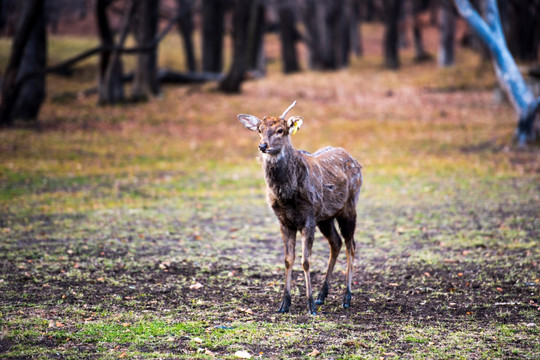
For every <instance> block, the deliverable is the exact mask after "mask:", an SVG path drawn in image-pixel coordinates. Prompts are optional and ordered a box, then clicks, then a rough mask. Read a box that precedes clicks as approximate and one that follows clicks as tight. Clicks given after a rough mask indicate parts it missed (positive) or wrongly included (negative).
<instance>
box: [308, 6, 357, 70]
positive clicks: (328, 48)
mask: <svg viewBox="0 0 540 360" xmlns="http://www.w3.org/2000/svg"><path fill="white" fill-rule="evenodd" d="M350 10H351V7H350V2H349V0H320V1H315V0H307V1H305V4H304V8H303V11H302V13H303V18H304V25H305V28H306V42H307V45H308V49H309V66H310V68H312V69H316V70H335V69H339V68H342V67H344V66H346V65H347V64H348V55H349V50H350V27H349V26H350V25H349V24H350V23H349V16H348V13H349V12H350Z"/></svg>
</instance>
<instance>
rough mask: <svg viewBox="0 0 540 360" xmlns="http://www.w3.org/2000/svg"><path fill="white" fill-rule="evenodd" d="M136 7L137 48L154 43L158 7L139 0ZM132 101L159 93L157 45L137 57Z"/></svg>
mask: <svg viewBox="0 0 540 360" xmlns="http://www.w3.org/2000/svg"><path fill="white" fill-rule="evenodd" d="M140 1H141V4H140V5H139V7H138V13H139V21H138V22H137V27H136V36H135V37H136V39H137V43H138V44H139V46H145V45H147V44H150V43H152V42H153V41H154V38H155V37H156V34H157V26H158V5H159V2H157V1H154V0H140ZM132 91H133V92H132V99H133V100H135V101H144V100H147V99H148V98H150V97H152V96H153V95H157V94H158V93H159V83H158V78H157V45H156V46H154V47H153V49H152V50H150V51H145V52H142V53H140V54H139V55H137V66H136V68H135V79H134V81H133V90H132Z"/></svg>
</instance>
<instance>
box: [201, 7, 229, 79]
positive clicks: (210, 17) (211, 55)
mask: <svg viewBox="0 0 540 360" xmlns="http://www.w3.org/2000/svg"><path fill="white" fill-rule="evenodd" d="M225 9H226V3H225V0H203V2H202V18H203V34H202V36H203V38H202V42H203V44H202V70H203V71H206V72H221V71H222V70H223V33H224V17H225Z"/></svg>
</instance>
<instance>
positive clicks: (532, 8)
mask: <svg viewBox="0 0 540 360" xmlns="http://www.w3.org/2000/svg"><path fill="white" fill-rule="evenodd" d="M509 5H510V6H509V9H508V10H509V11H508V16H509V19H508V20H509V25H510V26H509V29H508V30H509V32H508V45H509V48H510V52H511V53H512V55H514V57H515V58H516V59H518V60H522V61H537V60H538V46H539V45H540V41H539V40H540V21H539V19H540V2H538V1H511V2H510V4H509Z"/></svg>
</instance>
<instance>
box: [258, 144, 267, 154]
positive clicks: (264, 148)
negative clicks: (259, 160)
mask: <svg viewBox="0 0 540 360" xmlns="http://www.w3.org/2000/svg"><path fill="white" fill-rule="evenodd" d="M266 149H268V143H265V142H263V143H260V144H259V150H261V151H262V152H266Z"/></svg>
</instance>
